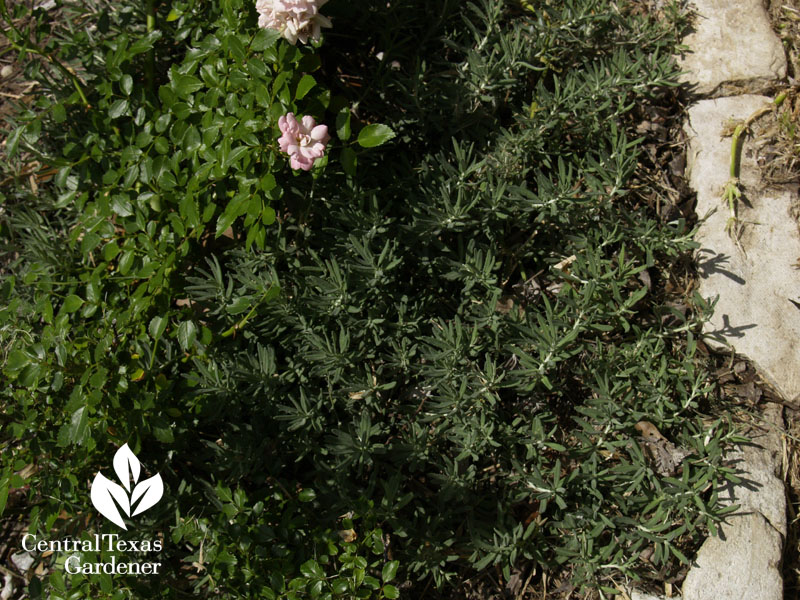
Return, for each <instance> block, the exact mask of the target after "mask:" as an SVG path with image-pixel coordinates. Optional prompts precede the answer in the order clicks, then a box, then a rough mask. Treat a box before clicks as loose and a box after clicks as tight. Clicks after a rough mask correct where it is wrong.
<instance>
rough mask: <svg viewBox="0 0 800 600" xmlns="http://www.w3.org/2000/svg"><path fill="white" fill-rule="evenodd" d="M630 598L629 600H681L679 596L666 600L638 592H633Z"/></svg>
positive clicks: (662, 597)
mask: <svg viewBox="0 0 800 600" xmlns="http://www.w3.org/2000/svg"><path fill="white" fill-rule="evenodd" d="M630 596H631V600H681V597H680V596H678V595H674V594H673V595H672V596H670V597H669V599H666V598H665V597H664V596H654V595H653V594H648V593H646V592H640V591H639V590H633V591H632V592H631V594H630Z"/></svg>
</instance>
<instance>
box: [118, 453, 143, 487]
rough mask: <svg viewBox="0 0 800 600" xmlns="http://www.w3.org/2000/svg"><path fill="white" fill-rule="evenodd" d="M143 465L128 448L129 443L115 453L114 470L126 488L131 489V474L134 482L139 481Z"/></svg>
mask: <svg viewBox="0 0 800 600" xmlns="http://www.w3.org/2000/svg"><path fill="white" fill-rule="evenodd" d="M140 468H141V465H140V464H139V459H138V458H136V455H135V454H134V453H133V452H131V449H130V448H128V444H125V445H124V446H122V447H121V448H120V449H119V450H117V453H116V454H115V455H114V471H115V472H116V474H117V478H118V479H119V480H120V483H122V485H123V486H125V489H126V490H128V491H129V492H130V491H131V476H133V483H134V484H135V483H136V482H137V481H139V470H140Z"/></svg>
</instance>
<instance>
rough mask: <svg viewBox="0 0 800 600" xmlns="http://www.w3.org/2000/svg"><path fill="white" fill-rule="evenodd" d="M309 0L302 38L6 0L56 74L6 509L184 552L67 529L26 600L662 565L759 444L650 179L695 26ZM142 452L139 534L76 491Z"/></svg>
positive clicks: (13, 232)
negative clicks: (701, 347) (67, 544)
mask: <svg viewBox="0 0 800 600" xmlns="http://www.w3.org/2000/svg"><path fill="white" fill-rule="evenodd" d="M297 4H298V5H300V4H302V5H303V6H305V9H304V10H307V11H308V15H312V14H315V13H313V11H312V10H311V8H310V7H311V5H313V7H317V5H319V9H320V10H321V12H322V13H324V19H322V18H319V19H317V20H316V22H315V23H314V24H312V25H309V26H308V28H306V29H303V31H305V33H307V34H308V39H306V40H303V39H302V38H303V37H305V35H304V36H298V35H296V34H297V31H296V30H294V29H291V28H287V29H286V30H285V31H284V32H283V35H282V34H281V33H280V32H277V31H275V30H271V29H264V28H262V27H259V21H261V24H262V25H264V24H269V25H272V26H282V25H281V24H280V22H278V21H274V20H270V19H267V18H266V17H264V14H265V13H264V11H266V10H267V8H268V7H269V6H272V3H268V2H259V3H258V4H256V3H253V2H249V1H244V0H225V1H222V2H219V3H207V2H201V1H199V0H196V1H193V0H187V1H184V2H175V3H171V4H169V3H158V2H152V1H150V2H138V1H133V0H126V1H124V2H118V3H115V4H114V5H113V6H110V5H107V4H105V3H102V2H99V3H97V4H91V3H90V4H83V3H81V4H80V5H77V4H70V3H67V2H64V3H59V4H57V8H58V11H57V12H56V11H53V10H50V11H48V10H44V9H41V8H39V9H33V10H28V9H27V8H26V7H25V6H24V5H17V6H16V7H11V6H8V5H6V4H5V3H4V2H3V1H2V0H0V9H2V14H3V18H4V21H5V24H6V25H5V27H6V31H5V33H6V36H7V39H8V40H9V43H10V44H12V46H13V47H14V48H15V49H16V50H17V51H18V52H19V55H20V60H22V61H24V62H25V64H26V65H27V66H26V75H27V76H28V77H30V78H31V79H34V80H36V81H38V82H39V87H38V88H37V92H36V93H35V94H34V95H33V97H32V98H31V99H30V102H29V103H28V104H26V105H23V106H20V107H19V109H18V111H17V112H16V114H15V115H14V116H13V121H11V122H9V124H8V125H7V131H8V137H7V138H6V144H5V153H6V164H5V170H6V172H7V173H8V175H9V177H10V178H11V179H12V180H13V185H7V186H6V187H4V189H3V190H2V193H3V196H2V202H3V203H2V205H0V207H1V208H2V213H0V226H2V230H1V234H2V244H3V259H2V260H3V262H2V269H3V271H2V277H3V279H2V286H1V287H0V297H2V301H3V305H2V308H0V336H2V343H1V344H0V346H1V347H2V348H3V351H2V355H1V356H2V372H3V375H4V378H5V385H3V386H2V390H0V398H1V400H0V402H2V405H3V413H2V421H0V425H1V426H2V444H3V452H2V458H0V461H1V462H0V468H2V471H1V472H0V476H1V478H0V512H2V513H3V516H4V517H5V518H6V519H11V520H12V521H15V522H19V523H24V524H25V526H26V527H27V528H28V531H30V532H35V533H37V534H38V535H40V536H45V537H46V536H49V537H50V538H53V537H58V536H67V535H71V536H73V537H81V536H84V537H86V536H91V535H93V533H94V532H100V531H103V532H114V533H123V537H124V536H126V535H130V536H131V539H138V538H139V537H141V536H142V535H143V534H148V535H150V536H151V537H154V538H155V537H158V538H159V539H163V541H164V543H163V550H162V551H161V552H160V553H159V557H160V560H162V561H163V562H164V564H165V565H166V566H165V568H164V570H163V571H162V574H161V575H160V577H153V578H149V579H142V578H136V577H131V576H115V577H114V579H113V581H112V580H111V578H110V577H109V576H102V575H101V576H92V575H83V574H75V575H65V574H64V571H63V561H64V560H65V559H66V556H65V555H58V554H55V555H51V556H48V557H43V558H41V560H42V561H44V562H45V563H46V566H47V567H48V568H51V570H52V572H48V571H45V574H44V575H43V576H42V577H41V578H38V577H33V579H32V580H31V582H30V585H29V588H28V591H29V594H30V595H31V596H32V597H41V596H45V595H47V596H49V597H53V598H56V597H58V598H65V597H83V596H91V597H114V598H117V597H119V598H124V597H171V598H177V597H182V596H185V595H201V596H213V597H225V598H236V597H245V596H248V597H265V598H307V597H310V598H317V597H320V598H352V597H359V598H394V597H398V596H399V595H401V594H402V595H403V596H407V597H421V598H422V597H430V598H433V597H444V598H446V597H463V594H464V592H463V584H464V582H465V581H467V580H471V579H475V578H480V577H487V578H493V579H495V580H496V581H497V587H498V590H499V589H502V588H503V587H513V586H511V584H512V582H513V581H514V578H515V577H516V578H519V575H520V573H531V577H533V570H532V566H536V568H537V570H536V573H537V575H536V577H541V576H542V573H551V574H555V575H556V576H558V577H560V578H561V581H562V582H563V583H564V585H565V586H566V588H565V589H567V588H568V589H574V590H575V591H577V592H578V593H582V594H586V595H591V594H598V593H599V594H603V595H609V594H614V593H616V591H617V590H618V589H619V585H621V584H622V583H623V582H624V581H626V580H628V579H631V578H632V579H642V578H648V577H663V576H665V574H667V573H668V572H671V571H674V570H675V568H676V567H677V565H678V564H679V563H680V562H681V561H684V562H685V560H686V556H685V554H686V552H688V551H691V550H692V549H693V547H694V545H695V544H696V543H697V541H698V538H699V536H700V535H701V534H703V533H704V532H706V531H709V530H710V531H711V532H713V531H714V523H715V522H717V521H718V520H719V519H720V518H722V517H723V516H724V513H725V512H726V511H727V510H730V509H721V508H720V506H719V505H718V503H717V498H716V489H717V486H718V485H719V484H720V483H721V482H722V481H724V480H725V479H726V478H732V477H733V475H732V474H731V469H729V468H727V467H725V466H723V464H722V461H721V455H722V451H723V449H724V447H725V446H726V444H728V443H730V442H731V441H733V440H734V439H735V437H734V436H733V432H732V431H731V428H730V427H729V426H728V424H727V423H726V422H725V421H724V420H723V419H718V418H713V417H709V416H708V415H709V412H710V410H711V406H710V401H711V399H712V397H713V396H712V395H711V386H710V384H709V378H708V375H707V373H706V371H705V370H704V368H703V366H702V364H701V361H700V360H699V358H698V356H697V343H696V341H695V338H694V332H696V331H698V328H699V325H700V323H701V321H702V319H703V318H704V317H705V315H706V314H707V311H708V310H709V309H710V307H709V306H707V305H706V303H705V302H703V301H702V299H700V298H683V299H678V298H675V297H673V296H670V295H669V294H668V293H667V291H666V285H665V283H668V282H669V280H670V269H671V268H672V267H673V266H674V265H675V264H676V263H678V262H679V261H681V260H683V259H684V257H685V255H686V253H687V252H689V251H690V250H691V249H692V248H693V247H694V244H693V242H692V229H691V226H690V225H689V224H688V223H687V222H686V221H685V220H684V219H682V218H679V217H675V218H674V219H673V220H664V219H661V218H660V215H659V213H658V211H656V207H655V204H651V203H650V202H648V201H647V200H646V199H647V198H648V197H650V196H651V195H652V194H648V193H647V192H648V191H650V192H652V191H653V190H645V189H641V186H640V187H639V188H637V189H634V187H633V186H632V182H633V181H634V176H635V174H636V170H637V165H638V148H639V143H640V140H639V139H637V134H636V130H635V125H636V123H635V118H634V114H635V111H636V110H638V109H640V108H641V107H642V106H646V105H648V103H652V102H655V101H657V100H658V99H659V98H661V97H663V96H664V95H666V94H669V93H670V90H671V89H672V88H673V87H674V86H675V77H676V70H675V67H674V65H673V63H672V61H671V59H670V58H669V56H670V53H671V51H672V50H673V48H674V45H675V44H676V35H677V32H678V31H680V28H681V23H682V16H681V15H680V14H679V13H678V11H677V10H676V9H673V10H671V11H668V12H667V13H666V14H662V15H660V18H656V16H655V15H652V14H648V13H647V12H646V11H643V10H642V7H641V6H640V5H638V4H636V3H623V4H620V3H612V2H607V1H605V0H572V1H567V2H559V3H554V2H547V1H541V2H524V3H521V4H517V3H513V2H504V1H500V0H480V1H477V2H473V3H468V4H464V3H461V2H452V1H447V0H444V1H440V2H428V1H425V0H398V1H393V2H391V3H388V4H387V3H385V2H375V3H360V4H359V5H355V4H354V3H347V2H341V1H339V0H331V1H330V2H328V3H313V2H306V1H305V0H303V2H298V3H297ZM257 8H258V9H259V10H261V12H262V14H259V12H258V10H257ZM56 17H57V18H56ZM328 19H330V22H328ZM276 23H278V25H276ZM397 23H402V24H403V26H402V28H398V27H396V25H395V24H397ZM327 25H331V27H330V28H327ZM316 26H318V27H316ZM287 27H288V26H287ZM318 28H319V29H321V34H322V36H321V38H320V39H314V38H315V37H316V34H317V29H318ZM304 41H305V42H306V43H303V42H304ZM293 42H294V43H293ZM290 113H291V116H290ZM295 118H296V119H299V122H300V124H299V125H298V124H297V123H296V122H295V120H294V119H295ZM323 125H324V126H325V127H326V128H327V129H324V130H323V129H317V127H321V126H323ZM304 136H306V137H304ZM294 142H296V143H294ZM301 147H302V148H305V150H301ZM31 182H32V183H31ZM656 195H657V191H656ZM677 300H682V301H683V304H681V303H680V302H677ZM681 307H682V310H679V308H681ZM644 422H647V423H646V424H645V425H643V423H644ZM650 426H654V427H656V428H657V429H658V430H659V431H660V432H662V433H663V434H664V435H666V436H667V437H668V438H669V439H670V440H672V441H673V442H674V443H676V444H678V445H679V446H681V447H682V448H683V449H684V450H685V451H686V454H687V455H686V456H684V457H683V459H682V461H681V462H679V464H674V465H671V466H670V465H666V466H665V464H664V463H663V461H661V462H659V461H655V460H652V458H653V457H652V456H649V455H648V454H647V452H648V448H649V446H648V445H647V444H646V443H644V441H642V440H641V439H640V438H639V434H640V433H646V432H647V427H650ZM125 443H127V444H128V445H129V446H130V448H131V449H132V450H133V451H134V452H135V454H136V455H137V456H138V457H139V458H140V459H141V461H142V463H143V464H144V465H145V466H146V468H147V470H148V471H149V472H150V473H155V472H158V473H160V475H161V477H162V478H163V480H164V484H165V493H164V499H163V500H162V501H161V502H159V503H158V504H157V505H156V506H154V507H153V508H151V509H150V510H148V511H147V512H145V513H143V514H142V515H140V516H139V517H137V519H138V520H137V521H136V531H135V532H134V533H125V532H120V531H119V529H118V528H117V527H116V526H114V525H113V524H111V523H109V522H106V521H104V520H103V519H102V518H100V517H98V516H97V515H96V514H94V513H93V512H92V509H91V505H90V504H89V503H88V485H89V482H90V481H91V480H92V478H93V477H94V475H95V473H97V472H98V471H100V470H102V469H104V468H108V465H109V464H110V460H111V456H112V455H113V454H114V452H115V451H116V449H117V448H119V447H120V446H122V445H123V444H125ZM643 553H646V554H647V556H648V558H647V560H643V559H642V558H641V556H642V555H643ZM84 558H85V559H86V560H87V561H88V562H96V560H97V557H90V556H87V557H84ZM101 558H105V557H101ZM529 579H530V578H529ZM517 587H518V588H519V587H520V586H519V584H518V585H517ZM522 592H523V593H524V589H523V590H522Z"/></svg>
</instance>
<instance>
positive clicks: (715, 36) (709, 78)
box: [678, 0, 786, 94]
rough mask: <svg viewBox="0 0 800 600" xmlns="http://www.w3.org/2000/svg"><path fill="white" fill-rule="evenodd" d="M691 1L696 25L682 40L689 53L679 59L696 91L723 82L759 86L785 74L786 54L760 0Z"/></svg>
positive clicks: (706, 91) (709, 89)
mask: <svg viewBox="0 0 800 600" xmlns="http://www.w3.org/2000/svg"><path fill="white" fill-rule="evenodd" d="M690 6H691V7H692V8H694V9H695V10H696V15H695V16H694V23H693V29H694V31H693V32H692V33H690V34H689V35H687V36H686V37H685V38H684V39H683V43H684V44H685V45H686V46H688V47H689V48H690V49H691V53H687V54H685V55H684V56H683V57H681V58H680V59H679V61H678V62H679V64H680V66H681V68H682V69H683V70H685V71H687V72H688V73H687V75H686V76H685V77H684V81H686V82H688V83H694V84H696V86H697V87H696V91H697V92H698V93H700V94H711V93H713V92H714V91H716V90H718V89H719V88H720V87H722V86H723V84H725V83H734V84H737V83H738V84H749V85H750V86H751V88H753V87H754V88H758V87H760V86H761V85H762V84H770V83H774V80H775V79H782V78H783V77H785V76H786V55H785V54H784V50H783V46H782V45H781V42H780V40H779V39H778V37H777V36H776V35H775V33H774V32H773V31H772V28H771V27H770V23H769V19H768V17H767V13H766V11H765V10H764V6H763V3H762V1H761V0H692V1H691V3H690Z"/></svg>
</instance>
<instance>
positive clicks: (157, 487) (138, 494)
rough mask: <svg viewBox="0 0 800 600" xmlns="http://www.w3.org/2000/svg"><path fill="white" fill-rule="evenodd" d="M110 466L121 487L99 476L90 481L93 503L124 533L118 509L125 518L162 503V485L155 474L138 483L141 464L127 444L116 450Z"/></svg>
mask: <svg viewBox="0 0 800 600" xmlns="http://www.w3.org/2000/svg"><path fill="white" fill-rule="evenodd" d="M113 464H114V472H115V473H116V474H117V479H119V481H120V483H122V485H119V484H118V483H114V482H113V481H111V480H110V479H108V478H107V477H105V476H104V475H103V474H102V473H98V474H97V475H96V476H95V478H94V481H93V482H92V492H91V498H92V504H94V507H95V508H96V509H97V512H99V513H100V514H101V515H103V516H104V517H105V518H106V519H108V520H109V521H111V522H112V523H114V524H115V525H118V526H119V527H122V528H123V529H125V530H126V531H127V529H128V528H127V527H126V526H125V522H124V521H123V520H122V514H121V513H120V510H119V509H120V508H121V509H122V510H123V512H124V513H125V515H127V516H128V517H135V516H136V515H138V514H140V513H143V512H144V511H146V510H147V509H148V508H150V507H152V506H154V505H155V504H156V502H158V501H159V500H161V496H163V495H164V482H163V481H162V480H161V475H159V474H158V473H156V474H155V475H153V476H152V477H150V478H149V479H145V480H144V481H139V475H140V473H141V463H140V462H139V459H138V458H136V455H135V454H134V453H133V452H131V449H130V448H128V444H125V445H124V446H122V447H121V448H120V449H119V450H117V453H116V454H114V463H113ZM131 486H133V490H131Z"/></svg>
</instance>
